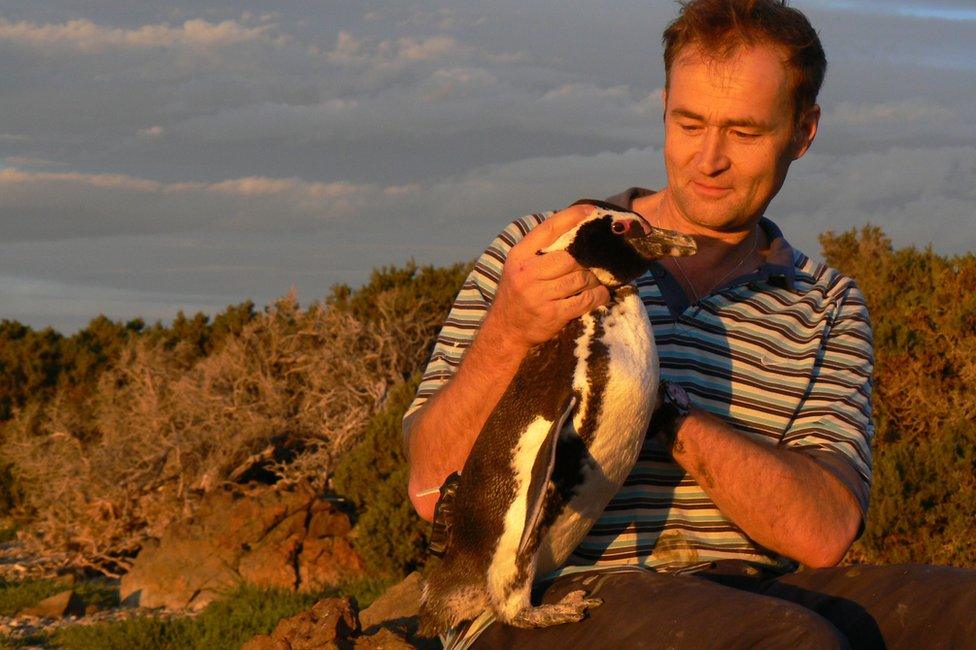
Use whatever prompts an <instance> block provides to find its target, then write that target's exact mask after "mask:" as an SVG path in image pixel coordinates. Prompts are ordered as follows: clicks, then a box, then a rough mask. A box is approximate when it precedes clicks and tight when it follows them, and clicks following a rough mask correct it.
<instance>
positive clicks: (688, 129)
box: [678, 124, 701, 133]
mask: <svg viewBox="0 0 976 650" xmlns="http://www.w3.org/2000/svg"><path fill="white" fill-rule="evenodd" d="M678 126H680V127H681V130H682V131H684V132H685V133H698V132H699V131H701V127H700V126H698V125H697V124H679V125H678Z"/></svg>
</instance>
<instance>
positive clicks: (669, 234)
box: [624, 221, 698, 261]
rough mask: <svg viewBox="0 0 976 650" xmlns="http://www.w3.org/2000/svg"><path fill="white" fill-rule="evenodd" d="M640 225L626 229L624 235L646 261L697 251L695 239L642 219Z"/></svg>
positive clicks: (682, 255) (692, 253)
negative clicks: (655, 225)
mask: <svg viewBox="0 0 976 650" xmlns="http://www.w3.org/2000/svg"><path fill="white" fill-rule="evenodd" d="M639 223H640V227H632V228H629V229H628V230H627V233H626V234H625V235H624V237H625V238H626V239H627V242H628V243H629V244H630V245H631V246H632V247H633V248H634V250H635V251H637V253H638V254H639V255H640V256H641V257H643V258H644V259H646V260H648V261H654V260H659V259H661V258H662V257H684V256H686V255H694V254H695V253H696V252H697V251H698V245H697V244H696V243H695V240H694V239H692V238H691V237H689V236H688V235H683V234H681V233H680V232H677V231H675V230H665V229H664V228H656V227H654V226H652V225H650V224H649V223H646V222H644V221H641V222H639Z"/></svg>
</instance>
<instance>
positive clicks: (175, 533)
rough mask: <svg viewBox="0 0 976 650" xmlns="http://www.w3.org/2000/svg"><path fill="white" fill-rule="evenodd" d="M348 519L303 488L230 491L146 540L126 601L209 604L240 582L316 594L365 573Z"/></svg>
mask: <svg viewBox="0 0 976 650" xmlns="http://www.w3.org/2000/svg"><path fill="white" fill-rule="evenodd" d="M350 529H351V522H350V520H349V517H348V515H346V514H345V513H344V512H342V510H341V509H339V508H338V507H337V506H336V504H335V503H333V502H330V501H328V500H324V499H321V498H319V497H318V496H317V495H316V494H315V492H314V491H313V490H312V489H311V488H310V487H308V486H307V485H304V484H299V485H295V486H291V487H289V488H284V489H278V488H274V487H266V486H258V487H251V488H248V487H240V486H231V487H228V488H227V489H224V490H218V491H216V492H214V493H211V494H209V495H207V496H206V497H205V498H204V499H203V501H202V503H201V504H200V506H199V508H198V510H197V512H196V514H195V515H194V516H193V517H192V518H191V519H189V520H186V521H182V522H179V523H176V524H173V525H171V526H170V527H169V528H168V529H167V530H166V531H165V533H164V534H163V536H162V538H161V539H160V540H158V541H150V542H148V543H146V544H145V545H144V546H143V548H142V550H141V551H140V552H139V555H138V556H137V557H136V559H135V562H134V564H133V566H132V569H131V570H130V571H129V572H128V573H127V574H126V575H125V576H123V578H122V584H121V588H120V595H121V598H122V600H123V602H124V603H126V604H129V605H133V606H141V607H165V608H168V609H184V608H189V609H192V610H197V609H201V608H203V607H205V606H206V605H207V604H209V603H210V602H212V601H213V600H214V599H215V598H217V597H219V595H220V594H221V593H222V592H226V591H228V590H232V589H233V588H234V587H236V586H237V585H238V584H239V583H241V582H242V581H244V582H249V583H253V584H257V585H261V586H268V587H279V588H283V589H294V590H299V591H315V590H319V589H322V588H323V587H328V586H332V585H336V584H338V583H340V582H342V581H343V580H346V579H349V578H353V577H357V576H360V575H362V574H363V572H364V565H363V561H362V559H361V558H360V557H359V555H358V554H357V553H356V552H355V550H354V549H353V547H352V545H351V544H350V543H349V541H348V540H347V539H346V538H345V535H346V534H347V533H348V532H349V531H350Z"/></svg>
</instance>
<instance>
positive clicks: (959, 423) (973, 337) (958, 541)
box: [821, 226, 976, 566]
mask: <svg viewBox="0 0 976 650" xmlns="http://www.w3.org/2000/svg"><path fill="white" fill-rule="evenodd" d="M821 243H822V245H823V252H824V257H825V258H826V260H827V262H828V263H829V264H831V265H832V266H835V267H837V268H839V269H841V270H842V271H844V272H845V273H847V274H848V275H851V276H852V277H854V278H855V279H856V280H857V282H858V284H859V285H860V287H861V289H862V290H863V291H864V294H865V298H866V300H867V303H868V307H869V309H870V311H871V320H872V322H873V325H874V334H875V357H876V363H875V385H874V395H873V402H874V414H875V425H876V435H875V441H874V461H875V462H874V481H873V485H872V490H871V507H870V510H869V512H868V521H867V526H866V529H865V533H864V535H863V537H862V538H861V539H860V540H859V541H858V543H857V544H856V545H855V546H854V548H853V549H852V552H851V555H850V559H853V560H858V561H865V562H877V563H885V562H936V563H942V564H953V565H959V566H976V528H974V527H973V525H972V522H973V521H976V451H974V450H976V446H974V443H976V388H974V386H976V256H973V255H972V254H968V255H963V256H957V257H943V256H940V255H936V254H935V253H934V252H933V251H932V250H931V248H928V249H925V250H917V249H915V248H905V249H901V250H898V251H895V250H893V249H892V246H891V241H890V240H889V239H888V238H887V237H885V236H884V233H882V232H881V230H880V229H879V228H877V227H874V226H867V227H865V228H863V229H862V230H861V231H860V232H857V231H855V230H851V231H849V232H846V233H843V234H840V235H835V234H834V233H830V232H828V233H825V234H824V235H823V236H822V237H821Z"/></svg>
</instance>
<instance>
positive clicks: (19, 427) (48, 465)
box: [3, 265, 466, 575]
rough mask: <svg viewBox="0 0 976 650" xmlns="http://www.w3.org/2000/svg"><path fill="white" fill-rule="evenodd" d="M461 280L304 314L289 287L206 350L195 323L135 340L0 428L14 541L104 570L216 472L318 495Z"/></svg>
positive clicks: (202, 322)
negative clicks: (12, 501) (293, 484)
mask: <svg viewBox="0 0 976 650" xmlns="http://www.w3.org/2000/svg"><path fill="white" fill-rule="evenodd" d="M465 274H466V268H465V267H464V266H462V265H456V266H454V267H450V268H447V269H432V268H424V269H418V268H417V267H416V266H415V265H408V266H407V267H406V268H404V269H383V270H380V271H377V272H374V274H373V277H372V279H371V281H370V283H369V284H367V285H366V286H365V287H363V288H362V289H359V290H356V291H352V290H350V289H349V288H348V287H342V286H339V287H336V288H334V289H333V292H332V295H331V296H330V297H329V298H328V299H327V301H326V302H325V304H317V303H316V304H313V305H311V306H310V307H309V308H307V309H301V308H300V307H299V305H298V304H297V302H296V301H295V299H294V297H293V296H289V297H286V298H283V299H281V300H279V301H278V302H276V303H275V304H273V305H271V306H270V307H269V309H268V310H267V313H266V314H263V315H260V316H255V317H253V318H251V317H250V316H249V314H250V308H249V307H248V308H246V309H242V310H239V311H237V312H234V313H233V314H231V313H228V316H227V318H226V319H225V320H226V321H227V322H226V323H224V324H223V325H221V330H220V331H222V332H224V334H223V339H222V340H221V342H220V344H219V345H214V344H213V338H214V336H213V333H212V332H211V333H209V334H208V332H209V330H207V329H206V319H201V318H195V319H192V320H190V319H183V320H182V321H180V322H179V323H176V324H175V325H174V327H173V328H171V332H178V333H179V334H178V335H174V336H170V335H169V334H167V333H166V332H164V331H162V330H160V329H158V328H157V329H151V330H148V331H143V332H142V333H140V334H139V336H134V337H132V338H131V339H130V340H129V341H128V342H127V343H126V344H125V345H124V346H123V348H122V350H121V352H119V354H118V360H117V362H115V363H114V364H112V365H111V366H110V367H108V368H107V369H104V370H103V371H102V372H101V373H100V375H99V377H98V380H97V384H96V389H95V390H93V391H90V392H89V393H86V394H84V395H81V396H79V395H78V394H77V393H75V392H72V391H68V390H61V391H58V392H57V393H56V394H55V395H54V397H53V398H52V399H51V400H50V401H48V402H45V403H39V402H34V403H28V404H26V405H25V406H24V407H23V408H22V409H20V410H19V411H18V413H17V415H16V417H15V418H14V419H13V420H11V421H10V422H8V423H7V425H6V426H5V429H4V438H5V440H4V447H3V450H4V452H3V453H4V456H5V458H6V461H7V462H8V463H9V464H10V471H11V473H12V475H13V477H14V479H15V480H16V481H17V483H18V484H19V486H20V487H21V489H22V494H23V497H22V500H21V501H20V503H19V504H18V508H17V514H18V516H19V517H20V518H21V519H22V520H26V521H27V523H26V524H25V525H24V527H23V529H22V531H21V536H22V538H23V539H24V540H25V541H26V542H27V543H28V544H30V545H32V546H33V547H34V548H36V549H37V550H39V551H43V552H47V553H51V552H58V553H64V554H65V562H66V563H70V564H73V565H76V566H91V567H94V568H96V569H99V570H101V571H104V572H106V573H108V574H114V575H117V574H118V573H119V572H120V571H124V570H125V569H126V567H127V565H128V558H130V557H131V556H132V555H134V554H135V552H136V551H137V550H138V549H139V547H140V546H141V544H142V542H143V541H144V539H146V538H147V537H158V536H160V535H161V534H162V531H163V530H164V529H165V528H166V526H168V525H169V523H171V522H172V521H173V520H174V519H176V518H179V517H183V516H187V515H190V514H192V512H193V511H194V508H195V505H196V503H197V502H198V500H199V497H200V495H202V494H203V493H206V492H207V491H210V490H213V489H214V488H216V487H217V486H219V485H221V484H222V483H224V482H228V481H229V482H235V481H238V482H243V481H246V480H251V479H255V478H262V479H265V480H267V481H269V482H273V481H277V480H286V481H302V480H305V481H308V482H309V483H311V484H312V485H313V486H314V487H316V488H317V489H319V490H321V491H323V492H325V491H328V490H329V480H330V477H331V474H332V470H333V467H334V464H335V460H336V459H337V458H338V457H339V456H340V455H341V454H342V453H343V452H345V451H346V450H347V449H349V448H350V447H352V446H353V445H354V444H355V443H356V442H357V441H358V440H359V439H360V437H361V436H362V434H363V432H364V430H365V426H366V423H367V421H368V420H369V418H370V417H371V415H372V414H374V413H375V412H376V411H377V409H378V408H380V407H381V405H382V404H383V403H384V400H385V399H386V395H387V391H388V390H389V388H390V387H391V386H395V385H398V384H400V383H402V382H403V381H404V379H406V378H408V377H410V376H411V375H412V374H413V373H415V372H416V371H417V369H418V368H419V367H421V366H422V365H423V363H424V361H425V360H426V358H427V356H428V354H429V350H430V346H431V345H432V342H433V338H434V335H435V334H436V331H437V329H438V327H439V326H440V323H441V321H442V320H443V318H444V316H445V314H446V311H447V309H448V307H449V305H450V303H451V299H452V298H453V295H454V293H455V292H456V291H457V288H458V287H459V286H460V284H461V281H462V280H463V277H464V275H465ZM220 322H221V321H220V319H219V318H218V319H217V320H215V323H214V327H216V326H217V324H218V323H220ZM208 337H209V338H208ZM201 355H205V356H201Z"/></svg>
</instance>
